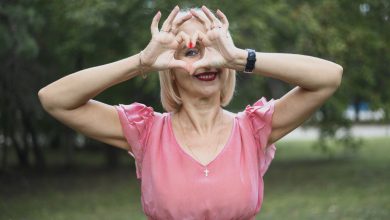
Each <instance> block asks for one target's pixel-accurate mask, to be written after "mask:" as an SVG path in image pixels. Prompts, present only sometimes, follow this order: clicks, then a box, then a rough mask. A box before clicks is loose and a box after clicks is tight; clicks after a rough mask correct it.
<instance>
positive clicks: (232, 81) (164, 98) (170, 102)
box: [159, 8, 236, 112]
mask: <svg viewBox="0 0 390 220" xmlns="http://www.w3.org/2000/svg"><path fill="white" fill-rule="evenodd" d="M192 9H194V10H195V11H197V12H199V13H202V14H204V12H203V11H202V9H200V8H192ZM189 10H190V9H189V8H188V9H184V10H183V9H182V10H180V12H179V14H178V15H177V18H180V17H181V16H184V15H186V14H187V13H188V12H189ZM212 13H213V12H212ZM205 16H206V15H205ZM172 75H173V73H172V72H171V69H168V70H163V71H159V79H160V89H161V94H160V95H161V103H162V106H163V108H164V109H165V111H168V112H176V111H178V110H179V109H180V107H181V105H182V104H183V102H182V100H181V97H180V93H179V90H178V88H177V85H176V83H175V82H174V80H173V79H174V77H173V76H172ZM221 81H222V85H223V87H222V88H221V93H220V94H221V95H220V101H221V106H223V107H225V106H227V105H228V104H229V103H230V101H231V100H232V98H233V94H234V91H235V88H236V70H233V69H223V70H222V73H221Z"/></svg>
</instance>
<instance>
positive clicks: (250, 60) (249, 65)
mask: <svg viewBox="0 0 390 220" xmlns="http://www.w3.org/2000/svg"><path fill="white" fill-rule="evenodd" d="M245 50H246V51H248V57H247V58H246V65H245V70H244V73H252V72H253V69H254V68H255V63H256V51H255V50H254V49H245Z"/></svg>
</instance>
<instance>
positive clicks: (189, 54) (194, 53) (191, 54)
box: [185, 49, 199, 57]
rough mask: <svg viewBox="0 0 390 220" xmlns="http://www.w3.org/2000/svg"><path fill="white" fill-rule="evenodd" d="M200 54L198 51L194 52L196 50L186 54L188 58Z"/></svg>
mask: <svg viewBox="0 0 390 220" xmlns="http://www.w3.org/2000/svg"><path fill="white" fill-rule="evenodd" d="M198 54H199V51H198V50H194V49H192V50H188V51H186V52H185V56H186V57H192V56H196V55H198Z"/></svg>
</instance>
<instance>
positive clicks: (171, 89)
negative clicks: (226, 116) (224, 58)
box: [158, 69, 236, 112]
mask: <svg viewBox="0 0 390 220" xmlns="http://www.w3.org/2000/svg"><path fill="white" fill-rule="evenodd" d="M172 74H173V73H172V72H171V70H170V69H169V70H163V71H159V72H158V75H159V79H160V89H161V94H160V95H161V103H162V106H163V108H164V109H165V111H167V112H176V111H178V110H179V108H180V107H181V105H182V104H183V102H182V100H181V97H180V94H179V90H178V88H177V85H176V83H175V82H174V80H173V76H172ZM221 81H222V85H223V86H222V88H221V93H220V94H221V95H220V101H221V106H223V107H225V106H227V105H228V104H229V103H230V101H231V100H232V98H233V94H234V90H235V87H236V71H235V70H232V69H223V71H222V73H221Z"/></svg>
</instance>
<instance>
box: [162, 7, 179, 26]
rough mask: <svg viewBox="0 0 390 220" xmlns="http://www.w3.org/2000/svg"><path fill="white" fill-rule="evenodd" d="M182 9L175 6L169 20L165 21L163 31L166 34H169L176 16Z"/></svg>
mask: <svg viewBox="0 0 390 220" xmlns="http://www.w3.org/2000/svg"><path fill="white" fill-rule="evenodd" d="M179 11H180V8H179V6H177V5H176V6H175V7H174V8H173V10H172V11H171V13H170V14H169V15H168V18H167V19H166V20H165V21H164V23H163V25H162V27H161V30H162V31H165V32H169V31H170V29H171V27H172V21H173V19H175V17H176V15H177V14H178V13H179Z"/></svg>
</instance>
